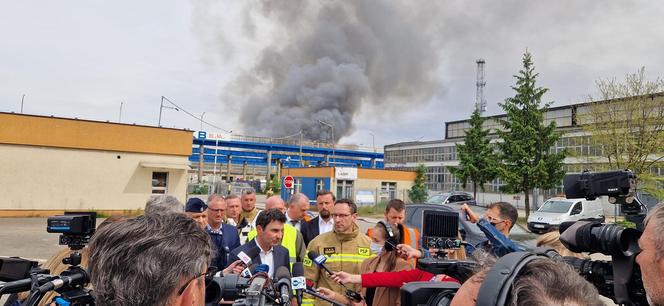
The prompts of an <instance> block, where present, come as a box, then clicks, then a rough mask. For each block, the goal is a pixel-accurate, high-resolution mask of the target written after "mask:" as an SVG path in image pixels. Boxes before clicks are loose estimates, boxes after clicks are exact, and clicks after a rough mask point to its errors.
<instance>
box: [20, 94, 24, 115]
mask: <svg viewBox="0 0 664 306" xmlns="http://www.w3.org/2000/svg"><path fill="white" fill-rule="evenodd" d="M24 99H25V94H23V96H21V114H23V100H24Z"/></svg>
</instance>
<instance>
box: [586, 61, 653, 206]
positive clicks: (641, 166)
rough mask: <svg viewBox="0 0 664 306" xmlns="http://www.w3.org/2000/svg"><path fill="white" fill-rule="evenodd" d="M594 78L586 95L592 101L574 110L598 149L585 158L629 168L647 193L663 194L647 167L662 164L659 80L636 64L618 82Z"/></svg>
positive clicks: (603, 165)
mask: <svg viewBox="0 0 664 306" xmlns="http://www.w3.org/2000/svg"><path fill="white" fill-rule="evenodd" d="M595 84H596V86H597V89H598V91H599V97H595V98H594V97H592V96H589V97H588V98H589V100H590V101H594V102H592V103H591V104H590V107H589V108H587V109H586V111H584V112H580V114H578V117H579V121H580V122H579V123H580V124H582V125H583V127H584V130H585V131H586V132H588V133H589V134H590V139H591V143H592V144H594V145H595V146H596V148H597V149H599V150H596V151H597V152H598V154H597V155H599V156H593V157H589V158H588V159H589V161H590V162H592V163H595V164H597V165H600V167H599V168H600V169H597V170H616V169H630V170H632V171H634V173H635V174H636V175H637V177H638V179H639V182H640V183H644V187H645V188H644V189H646V190H647V191H649V193H651V194H653V195H655V196H658V197H662V196H664V195H662V194H659V195H658V192H657V191H658V190H659V189H661V184H662V180H661V179H660V178H658V177H657V176H656V175H652V174H651V172H650V169H652V168H654V167H658V166H659V167H662V166H664V162H663V161H662V159H663V158H664V154H662V153H663V151H662V148H664V94H663V92H664V80H662V79H659V78H657V79H655V80H654V81H649V80H647V79H646V77H645V68H643V67H642V68H641V69H639V70H638V71H637V72H636V73H632V74H627V75H626V76H625V80H624V81H623V82H618V81H616V79H615V78H613V79H599V80H597V81H595ZM603 168H606V169H603ZM660 199H661V198H660Z"/></svg>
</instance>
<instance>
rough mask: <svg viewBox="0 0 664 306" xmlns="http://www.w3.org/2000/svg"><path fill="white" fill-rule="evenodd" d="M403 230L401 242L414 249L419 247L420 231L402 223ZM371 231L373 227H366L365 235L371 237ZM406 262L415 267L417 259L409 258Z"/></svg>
mask: <svg viewBox="0 0 664 306" xmlns="http://www.w3.org/2000/svg"><path fill="white" fill-rule="evenodd" d="M402 226H403V230H404V235H403V244H407V245H410V246H411V247H412V248H414V249H416V250H417V249H419V248H420V231H418V230H417V229H416V228H412V227H408V226H406V225H404V224H402ZM372 232H373V228H371V227H370V228H368V229H367V236H369V237H371V234H372ZM408 263H409V264H410V265H411V266H412V267H413V269H414V268H415V266H416V264H417V261H416V260H415V259H411V260H409V261H408Z"/></svg>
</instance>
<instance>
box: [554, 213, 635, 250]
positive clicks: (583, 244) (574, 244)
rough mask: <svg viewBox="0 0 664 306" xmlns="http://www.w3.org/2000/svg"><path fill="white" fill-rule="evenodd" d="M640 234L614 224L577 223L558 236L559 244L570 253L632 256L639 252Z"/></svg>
mask: <svg viewBox="0 0 664 306" xmlns="http://www.w3.org/2000/svg"><path fill="white" fill-rule="evenodd" d="M639 237H641V232H640V231H638V230H635V229H633V228H623V227H621V226H619V225H616V224H605V225H602V224H601V223H598V222H586V221H579V222H576V223H575V224H573V225H571V226H569V227H568V228H567V229H566V230H565V231H564V232H563V233H561V235H560V240H561V242H562V243H563V244H564V245H565V247H567V248H568V249H569V250H570V251H572V252H590V253H602V254H605V255H611V256H614V255H615V256H632V255H634V254H635V253H637V252H638V251H639V245H638V240H639Z"/></svg>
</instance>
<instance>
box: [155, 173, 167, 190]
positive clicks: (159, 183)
mask: <svg viewBox="0 0 664 306" xmlns="http://www.w3.org/2000/svg"><path fill="white" fill-rule="evenodd" d="M167 192H168V172H152V193H162V194H165V193H167Z"/></svg>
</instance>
